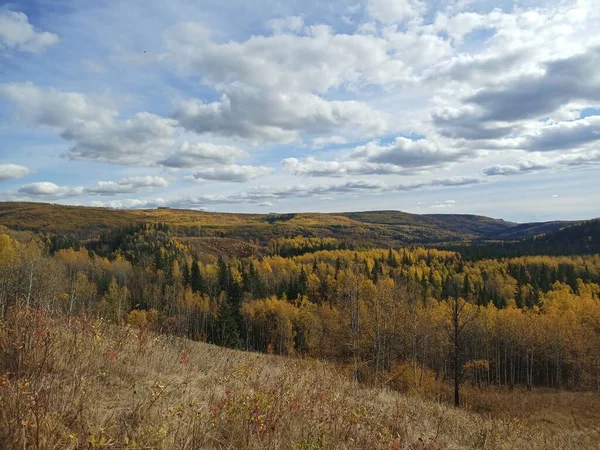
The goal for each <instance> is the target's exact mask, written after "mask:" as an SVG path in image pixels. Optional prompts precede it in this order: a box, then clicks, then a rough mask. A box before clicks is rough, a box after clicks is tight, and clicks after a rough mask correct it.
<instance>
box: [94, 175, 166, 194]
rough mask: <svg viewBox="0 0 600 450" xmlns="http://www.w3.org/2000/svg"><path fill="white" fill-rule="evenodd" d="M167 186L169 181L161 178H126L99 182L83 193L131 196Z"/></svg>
mask: <svg viewBox="0 0 600 450" xmlns="http://www.w3.org/2000/svg"><path fill="white" fill-rule="evenodd" d="M168 185H169V181H168V180H166V179H165V178H163V177H158V176H142V177H128V178H122V179H120V180H117V181H99V182H98V183H96V184H95V185H94V186H90V187H88V188H86V189H85V192H86V193H88V194H98V195H116V194H132V193H135V192H138V191H140V190H148V189H153V188H155V187H167V186H168Z"/></svg>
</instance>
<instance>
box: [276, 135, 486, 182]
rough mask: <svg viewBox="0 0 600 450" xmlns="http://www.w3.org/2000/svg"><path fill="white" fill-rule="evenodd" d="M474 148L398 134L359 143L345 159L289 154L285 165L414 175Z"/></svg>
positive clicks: (311, 172)
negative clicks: (446, 146)
mask: <svg viewBox="0 0 600 450" xmlns="http://www.w3.org/2000/svg"><path fill="white" fill-rule="evenodd" d="M474 155H475V152H473V151H470V150H462V151H459V150H453V149H447V150H442V149H441V148H439V147H438V146H437V145H434V144H433V143H431V142H429V141H428V140H426V139H417V140H412V139H408V138H405V137H398V138H396V139H395V140H394V141H393V142H391V143H389V144H384V145H382V144H381V142H379V141H372V142H369V143H367V144H365V145H361V146H359V147H356V148H355V149H354V150H353V151H351V152H349V153H347V154H346V155H344V156H343V157H342V158H343V159H341V160H336V161H320V160H317V159H315V158H313V157H308V158H306V159H305V160H304V161H300V160H299V159H297V158H286V159H284V160H283V161H282V165H283V167H284V168H285V170H287V171H288V172H290V173H293V174H295V175H308V176H322V177H323V176H345V175H391V174H402V175H410V174H414V173H417V172H421V171H424V170H427V169H429V168H432V167H438V168H439V167H442V166H445V165H448V164H450V163H453V162H458V161H461V160H464V159H467V158H469V157H473V156H474Z"/></svg>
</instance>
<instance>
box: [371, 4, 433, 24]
mask: <svg viewBox="0 0 600 450" xmlns="http://www.w3.org/2000/svg"><path fill="white" fill-rule="evenodd" d="M425 9H426V5H425V2H424V1H421V0H369V1H368V2H367V13H368V14H369V15H370V16H371V17H373V18H374V19H376V20H378V21H379V22H383V23H392V22H402V21H403V20H406V19H411V18H413V17H415V16H418V15H420V14H422V13H423V12H424V11H425Z"/></svg>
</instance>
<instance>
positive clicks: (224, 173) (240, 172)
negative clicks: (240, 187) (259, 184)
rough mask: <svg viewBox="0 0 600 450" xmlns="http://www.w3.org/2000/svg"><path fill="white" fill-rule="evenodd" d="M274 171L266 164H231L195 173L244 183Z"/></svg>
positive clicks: (208, 178) (201, 177)
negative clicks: (265, 165)
mask: <svg viewBox="0 0 600 450" xmlns="http://www.w3.org/2000/svg"><path fill="white" fill-rule="evenodd" d="M272 171H273V169H271V168H269V167H264V166H242V165H238V164H231V165H226V166H218V167H208V168H205V169H200V170H198V171H197V172H196V173H194V178H196V179H202V180H215V181H231V182H236V183H243V182H245V181H250V180H255V179H257V178H261V177H264V176H266V175H269V174H270V173H271V172H272Z"/></svg>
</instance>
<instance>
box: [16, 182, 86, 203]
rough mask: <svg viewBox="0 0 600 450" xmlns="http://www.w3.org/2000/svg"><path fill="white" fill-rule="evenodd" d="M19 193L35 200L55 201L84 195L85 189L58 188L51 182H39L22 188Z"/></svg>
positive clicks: (79, 187)
mask: <svg viewBox="0 0 600 450" xmlns="http://www.w3.org/2000/svg"><path fill="white" fill-rule="evenodd" d="M17 192H18V193H19V194H24V195H27V196H29V197H33V198H42V199H46V200H54V199H60V198H68V197H78V196H80V195H82V194H84V192H85V189H84V188H83V187H82V186H77V187H68V186H58V185H56V184H54V183H51V182H49V181H38V182H36V183H31V184H26V185H25V186H21V187H20V188H19V190H18V191H17Z"/></svg>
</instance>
